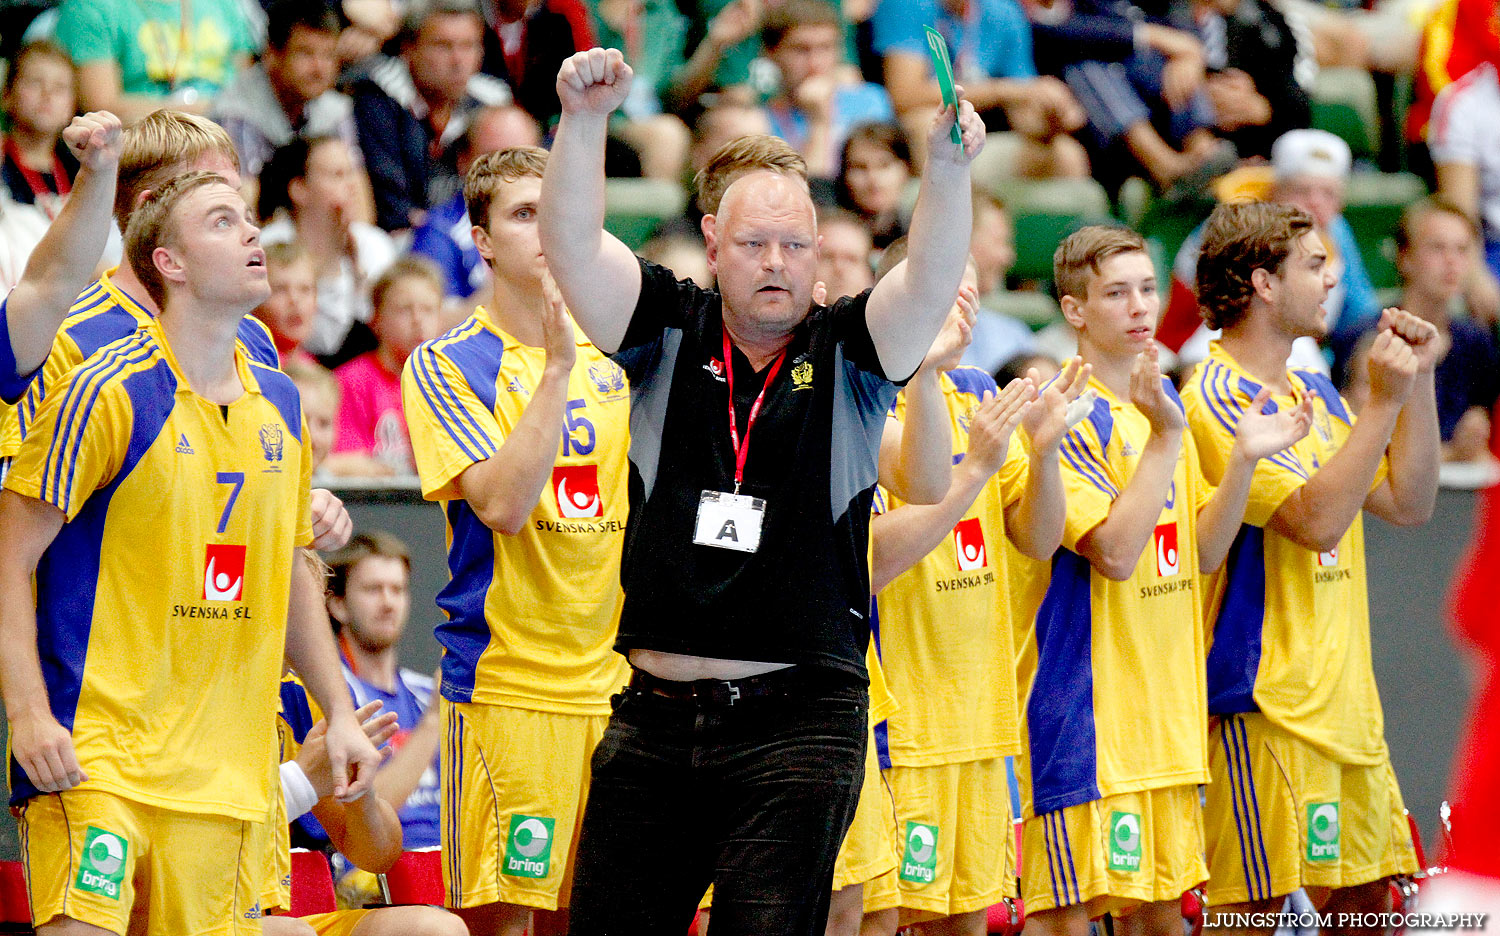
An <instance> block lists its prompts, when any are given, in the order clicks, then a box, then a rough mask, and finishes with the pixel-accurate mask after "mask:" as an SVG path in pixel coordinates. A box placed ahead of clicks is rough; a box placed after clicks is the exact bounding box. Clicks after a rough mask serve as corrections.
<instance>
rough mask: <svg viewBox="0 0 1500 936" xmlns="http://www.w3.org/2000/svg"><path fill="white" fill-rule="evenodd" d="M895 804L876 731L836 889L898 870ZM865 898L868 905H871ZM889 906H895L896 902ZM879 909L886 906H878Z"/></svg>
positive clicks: (837, 867) (836, 871)
mask: <svg viewBox="0 0 1500 936" xmlns="http://www.w3.org/2000/svg"><path fill="white" fill-rule="evenodd" d="M896 858H897V855H896V807H895V804H894V803H893V802H892V800H891V790H890V787H888V786H886V783H885V778H884V777H883V776H882V775H881V773H880V756H879V755H878V754H877V753H876V751H875V735H874V731H873V730H872V731H871V732H870V735H869V737H867V738H866V739H865V782H864V785H863V786H862V787H860V791H859V806H858V808H856V809H855V810H854V821H853V822H852V823H850V825H849V832H848V834H847V835H845V836H844V844H843V846H842V847H841V848H839V855H838V858H836V859H835V860H834V863H833V889H834V890H843V889H844V888H846V887H849V886H851V885H854V884H865V883H868V882H872V881H874V880H876V879H877V878H879V877H880V876H881V875H883V874H886V873H887V872H890V871H894V870H895V869H896ZM866 896H867V897H868V894H867V895H866ZM868 905H869V904H868V900H866V906H868ZM886 906H887V907H894V906H896V905H895V904H894V903H890V904H887V905H886ZM876 909H880V910H883V909H886V907H877V908H876Z"/></svg>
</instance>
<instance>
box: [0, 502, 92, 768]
mask: <svg viewBox="0 0 1500 936" xmlns="http://www.w3.org/2000/svg"><path fill="white" fill-rule="evenodd" d="M62 526H63V512H62V511H61V510H58V509H57V508H56V507H54V506H52V505H51V504H48V503H46V502H45V501H40V500H36V499H34V498H30V497H25V496H23V495H21V494H17V493H16V492H14V491H4V492H0V529H3V530H5V538H6V546H5V548H4V549H3V550H0V641H4V645H5V647H6V650H5V652H4V653H3V654H0V694H3V696H4V700H5V718H6V720H7V721H8V722H9V723H10V752H11V756H12V757H14V758H15V759H16V763H18V764H20V765H21V769H22V770H24V771H26V776H27V778H28V779H30V780H31V782H32V783H33V784H34V785H35V786H36V788H37V789H38V790H41V791H42V792H43V793H59V792H61V791H63V790H67V789H71V788H73V787H75V786H77V785H78V784H80V783H82V782H83V781H85V780H87V779H88V775H87V774H86V773H84V771H83V769H82V768H81V767H79V766H78V757H77V754H76V753H75V752H74V750H73V736H72V734H71V733H70V732H69V731H68V729H66V728H64V727H63V726H62V725H61V724H59V723H58V721H57V719H56V718H54V717H53V716H52V706H51V704H50V700H49V698H48V696H47V684H46V682H45V681H44V680H43V678H42V663H41V659H40V658H39V657H38V655H37V645H36V599H35V597H34V595H33V592H32V587H31V580H32V575H33V573H35V572H36V567H37V563H38V562H40V561H41V558H42V554H43V553H44V552H46V551H47V547H48V546H50V545H52V541H53V540H54V539H56V538H57V534H58V532H59V531H60V530H62Z"/></svg>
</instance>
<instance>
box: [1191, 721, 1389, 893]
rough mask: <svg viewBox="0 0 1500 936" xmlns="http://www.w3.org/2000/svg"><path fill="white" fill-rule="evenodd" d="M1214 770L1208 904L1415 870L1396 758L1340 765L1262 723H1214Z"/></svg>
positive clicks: (1207, 815)
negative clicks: (1366, 763) (1397, 776)
mask: <svg viewBox="0 0 1500 936" xmlns="http://www.w3.org/2000/svg"><path fill="white" fill-rule="evenodd" d="M1208 770H1209V777H1210V783H1209V785H1208V802H1207V806H1206V808H1205V810H1204V817H1203V818H1204V824H1205V826H1206V827H1207V829H1208V868H1209V872H1210V875H1209V885H1208V902H1209V903H1210V904H1235V903H1245V902H1247V901H1253V900H1266V899H1270V898H1273V897H1276V898H1279V897H1281V896H1282V895H1284V894H1289V893H1291V892H1292V891H1294V890H1296V889H1297V888H1299V887H1308V888H1314V889H1317V888H1336V887H1352V886H1354V885H1356V884H1365V883H1368V882H1370V881H1375V880H1379V879H1380V878H1383V877H1389V876H1391V875H1393V874H1410V873H1411V872H1413V871H1415V870H1416V869H1417V856H1416V851H1415V850H1414V849H1413V847H1412V841H1411V828H1410V826H1408V825H1407V821H1406V807H1405V805H1404V804H1403V803H1402V801H1401V789H1400V787H1399V786H1397V784H1396V774H1395V772H1394V771H1393V770H1391V764H1390V760H1389V758H1387V759H1386V760H1384V761H1382V762H1381V763H1379V764H1373V765H1355V764H1340V763H1338V762H1337V761H1334V760H1332V759H1330V758H1329V757H1328V756H1327V755H1325V754H1323V753H1322V752H1320V751H1318V750H1317V749H1316V748H1314V747H1313V746H1312V745H1310V744H1308V743H1307V742H1306V741H1303V740H1302V739H1300V738H1297V737H1296V736H1294V735H1292V734H1290V733H1288V732H1286V731H1284V730H1283V729H1281V728H1279V727H1277V726H1276V725H1274V724H1272V723H1271V721H1270V720H1269V719H1267V718H1266V717H1265V716H1264V715H1260V714H1250V715H1233V716H1229V717H1226V718H1214V719H1212V720H1211V721H1210V722H1209V730H1208ZM1310 896H1313V899H1314V902H1315V903H1319V902H1321V898H1320V897H1319V896H1318V895H1316V894H1310ZM1278 907H1279V903H1278Z"/></svg>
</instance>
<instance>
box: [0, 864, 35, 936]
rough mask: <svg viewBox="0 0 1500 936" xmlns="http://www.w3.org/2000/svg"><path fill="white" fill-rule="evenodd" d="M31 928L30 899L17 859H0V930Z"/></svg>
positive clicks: (17, 930)
mask: <svg viewBox="0 0 1500 936" xmlns="http://www.w3.org/2000/svg"><path fill="white" fill-rule="evenodd" d="M30 930H31V901H30V899H29V898H28V897H27V892H26V874H25V872H24V871H22V869H21V863H20V862H19V861H0V932H7V933H15V932H22V931H25V932H29V931H30Z"/></svg>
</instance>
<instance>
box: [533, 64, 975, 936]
mask: <svg viewBox="0 0 1500 936" xmlns="http://www.w3.org/2000/svg"><path fill="white" fill-rule="evenodd" d="M630 81H631V72H630V69H629V67H628V66H626V65H625V63H624V61H623V59H622V57H621V55H620V53H619V52H617V51H615V50H608V51H606V50H602V49H593V50H590V51H588V52H584V53H579V54H577V55H574V56H573V57H571V58H570V59H568V60H567V62H565V63H564V65H563V67H562V70H561V71H560V72H559V74H558V81H557V87H558V94H559V96H560V98H561V100H562V111H563V112H562V119H561V122H560V123H559V125H558V130H557V137H556V142H555V143H554V146H553V150H552V154H551V157H550V159H549V162H548V167H547V173H546V176H545V178H544V180H543V188H542V200H543V202H544V203H545V204H546V206H547V210H546V211H545V212H543V213H542V215H541V220H540V224H541V236H542V246H543V250H544V252H545V254H546V257H547V261H548V264H549V266H550V268H551V270H552V272H553V275H554V277H555V278H556V279H557V282H558V285H559V286H560V287H561V288H562V292H563V295H564V297H565V298H566V299H567V301H568V307H569V310H570V311H571V312H572V313H573V316H574V318H575V319H576V320H577V322H578V324H579V325H580V326H581V327H582V328H583V330H584V331H585V333H587V334H588V335H589V337H590V339H591V340H592V341H593V342H594V343H595V344H596V345H597V346H598V347H600V348H601V349H604V350H606V351H609V352H611V353H612V354H613V356H614V359H615V360H616V361H617V362H618V363H619V364H620V365H621V366H622V367H624V368H625V371H626V373H627V375H628V376H629V377H630V384H631V397H632V400H631V407H632V408H631V437H632V442H631V453H630V461H631V485H630V503H631V515H630V526H629V530H628V531H627V533H626V542H625V553H624V561H623V567H622V571H621V575H622V578H623V584H624V588H625V608H624V612H623V614H622V616H621V620H620V635H619V640H618V642H617V644H616V646H617V648H618V649H619V650H620V651H621V652H622V653H625V654H627V655H628V656H629V658H630V662H631V665H632V667H633V668H634V675H633V677H632V680H631V685H630V687H629V688H628V689H627V690H626V691H625V692H623V693H622V694H621V695H619V696H617V697H616V704H615V714H614V717H613V718H612V719H611V721H610V725H609V728H608V730H607V731H606V733H605V736H604V739H603V740H602V741H601V742H600V744H599V747H598V749H597V750H596V753H595V755H594V762H593V787H592V790H591V792H590V795H589V802H588V806H587V809H586V812H585V816H584V822H583V829H582V833H581V836H582V838H581V842H580V846H579V848H580V852H579V858H578V868H577V871H576V875H577V876H576V879H575V884H574V889H573V894H572V925H571V929H570V931H571V932H572V933H575V934H595V933H599V934H603V933H630V934H634V933H653V934H654V933H677V932H682V931H683V930H684V929H685V928H686V927H687V925H688V922H689V921H690V920H691V918H692V913H693V908H694V906H695V905H696V903H697V901H698V899H699V897H700V896H701V895H702V893H703V890H704V888H705V887H706V886H707V885H708V884H709V883H713V884H714V885H715V895H714V921H713V928H714V934H715V936H733V934H757V936H760V934H777V936H782V934H813V933H821V932H822V930H823V926H824V922H825V919H826V916H827V908H828V894H829V884H830V880H831V875H832V868H833V861H834V857H835V855H836V853H837V851H838V847H839V843H840V841H841V840H842V838H843V835H844V832H845V829H846V828H847V826H848V823H849V820H850V818H851V816H852V815H853V812H854V807H855V802H856V799H857V796H858V791H859V787H860V781H861V777H862V774H863V765H864V736H865V729H866V724H865V718H866V709H867V706H868V698H867V692H866V685H865V683H866V673H865V668H864V652H865V645H866V641H867V640H868V638H869V622H868V620H867V614H868V611H869V570H868V568H867V563H866V556H867V550H868V532H869V517H870V501H871V496H872V493H873V489H874V486H875V481H876V473H877V452H878V448H879V443H880V436H881V430H882V428H883V426H884V422H885V415H886V411H887V409H888V408H889V406H890V404H891V401H892V400H893V399H894V397H895V394H896V389H897V387H896V385H897V384H898V383H900V382H904V381H905V380H906V379H907V378H909V377H910V376H911V375H912V373H913V372H914V371H915V370H916V369H917V365H918V364H919V363H920V362H921V360H922V357H923V355H924V353H925V352H926V350H927V348H928V346H929V345H930V344H931V343H932V339H933V337H934V336H935V335H936V334H937V332H938V329H939V327H940V326H941V324H942V322H943V319H944V317H945V316H946V315H947V312H948V309H949V308H950V306H951V305H952V303H953V298H954V296H955V295H956V294H957V292H958V285H959V281H960V279H961V277H962V275H963V270H964V263H965V261H966V258H967V256H968V246H969V227H970V205H969V191H970V180H969V162H970V160H971V159H972V158H973V157H974V155H975V154H976V153H977V152H978V151H979V149H980V147H981V146H982V145H983V140H984V128H983V125H982V124H981V123H980V121H979V120H978V118H977V117H975V115H974V112H973V108H972V107H971V106H970V105H969V104H968V103H967V102H965V101H962V100H961V99H960V114H959V116H958V120H959V126H960V129H961V131H962V139H963V143H962V144H961V145H957V146H956V145H954V144H953V143H952V142H950V140H949V138H948V132H949V129H950V127H951V126H952V124H953V122H954V119H955V118H954V113H953V111H952V110H951V109H950V110H946V111H944V112H943V113H942V114H940V115H939V117H938V118H937V119H936V120H935V121H934V125H933V129H932V132H931V134H930V136H929V140H928V150H929V153H930V155H929V157H928V161H927V167H926V171H925V172H924V173H923V180H922V191H921V195H920V197H919V198H918V202H917V207H916V211H915V214H914V215H913V218H912V225H911V235H910V252H909V256H908V259H907V261H906V262H905V263H903V264H901V265H900V266H898V267H897V268H896V269H895V270H893V271H892V272H891V273H890V274H888V275H887V276H886V277H885V278H884V279H883V280H881V282H880V284H879V285H878V286H876V287H875V289H874V290H873V291H871V292H866V293H862V294H861V295H859V296H855V297H851V298H845V299H841V300H839V301H838V302H836V303H834V304H833V305H832V306H830V307H824V306H820V305H815V304H814V303H813V302H812V292H813V282H814V278H815V272H816V267H817V257H818V238H817V229H816V222H815V219H814V214H813V205H812V201H811V199H810V198H809V197H808V192H807V183H806V180H805V179H804V178H802V177H800V176H797V175H795V174H791V175H789V174H786V173H784V172H777V171H772V170H769V169H768V170H764V171H755V172H750V173H748V174H746V175H744V176H742V177H740V178H738V179H736V180H735V181H734V182H733V183H732V184H731V185H730V186H729V187H728V189H727V190H726V191H725V192H724V195H723V198H722V200H721V202H720V206H719V210H718V212H717V214H715V215H709V216H706V217H705V218H704V221H703V230H704V234H705V237H706V238H707V240H708V250H709V263H710V265H711V266H712V267H713V269H714V271H715V273H716V275H717V276H718V281H719V286H720V289H721V291H722V296H721V293H718V292H710V291H706V290H702V289H700V288H698V287H696V286H694V285H692V284H691V283H687V282H677V281H675V280H674V279H673V278H672V276H671V274H670V273H669V272H668V271H666V270H665V269H663V268H661V267H658V266H655V265H654V264H651V263H647V262H645V261H640V260H638V259H637V258H636V257H635V256H633V255H632V254H631V253H630V251H629V249H628V248H626V247H625V246H624V244H622V243H620V242H619V241H618V240H616V239H615V238H613V237H611V236H609V235H607V234H605V233H604V231H603V220H604V140H605V135H606V123H607V119H608V116H609V114H610V112H611V111H613V110H614V108H615V107H617V106H619V104H620V103H621V102H623V101H624V99H625V97H626V95H627V94H628V92H629V86H630Z"/></svg>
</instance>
